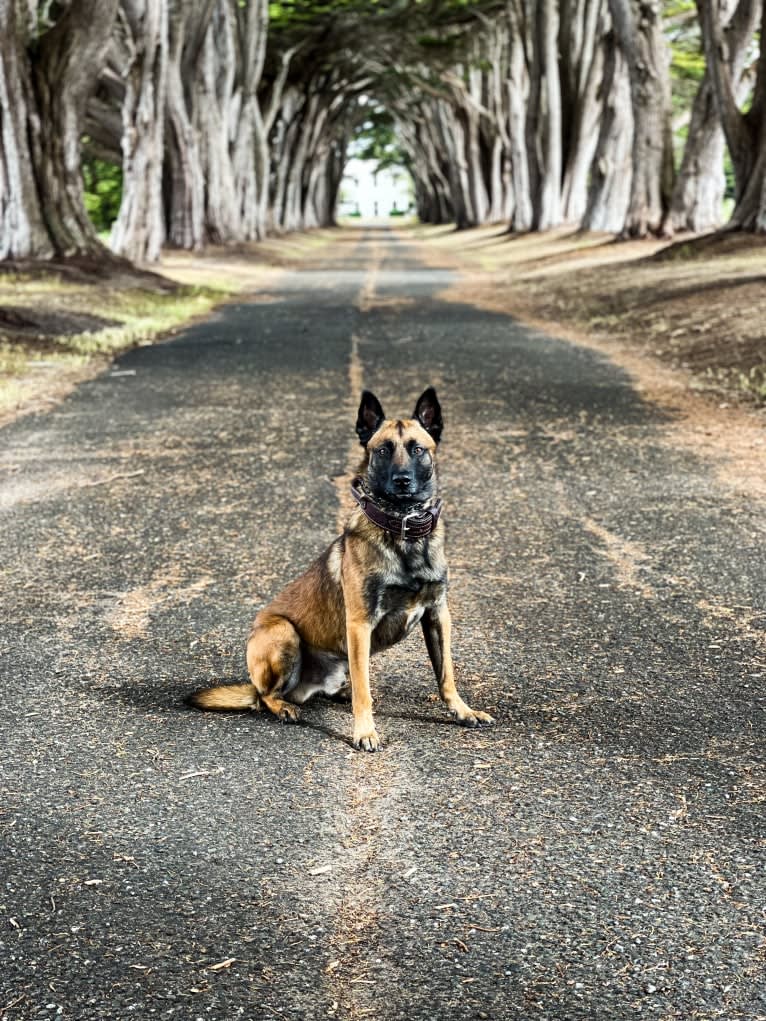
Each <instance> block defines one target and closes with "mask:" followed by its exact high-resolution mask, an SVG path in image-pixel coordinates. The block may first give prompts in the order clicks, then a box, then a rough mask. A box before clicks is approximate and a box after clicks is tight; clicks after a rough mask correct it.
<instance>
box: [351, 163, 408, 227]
mask: <svg viewBox="0 0 766 1021" xmlns="http://www.w3.org/2000/svg"><path fill="white" fill-rule="evenodd" d="M376 166H377V164H376V162H375V160H358V159H350V160H349V161H348V163H347V164H346V173H345V174H344V176H343V182H342V184H341V186H340V198H339V200H338V216H339V217H348V216H351V217H360V218H361V219H363V220H376V219H380V220H384V219H388V217H389V216H392V215H393V216H397V215H402V214H405V213H407V212H409V211H410V210H411V209H412V207H413V201H412V181H411V179H410V175H409V174H408V173H407V171H406V170H403V169H402V168H401V167H389V168H387V169H386V170H381V171H379V172H378V173H375V167H376Z"/></svg>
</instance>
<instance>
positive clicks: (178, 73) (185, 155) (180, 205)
mask: <svg viewBox="0 0 766 1021" xmlns="http://www.w3.org/2000/svg"><path fill="white" fill-rule="evenodd" d="M192 3H193V0H173V2H172V4H171V8H170V17H169V26H168V36H169V43H168V70H167V91H166V98H167V110H166V130H165V149H166V163H165V171H164V177H165V180H164V191H165V196H166V210H167V213H166V218H167V239H168V242H169V243H170V244H171V245H175V246H176V247H177V248H187V249H199V248H201V247H202V243H203V223H204V201H205V182H204V178H203V174H202V160H201V157H200V151H199V145H198V142H197V135H196V132H195V130H194V128H193V126H192V122H191V118H190V117H189V112H188V110H187V107H186V97H185V95H184V72H183V58H184V44H185V42H186V41H187V35H188V36H189V38H190V39H191V38H193V26H192V24H191V13H192V10H191V6H192Z"/></svg>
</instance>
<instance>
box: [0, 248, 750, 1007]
mask: <svg viewBox="0 0 766 1021" xmlns="http://www.w3.org/2000/svg"><path fill="white" fill-rule="evenodd" d="M451 279H452V278H451V276H450V274H449V273H448V272H447V271H446V270H439V269H433V268H427V267H426V264H425V262H424V261H423V260H422V258H421V256H420V254H419V252H418V250H417V249H416V248H414V247H412V246H408V245H407V244H405V243H404V242H402V241H400V240H397V238H396V237H394V236H389V235H387V234H385V233H381V232H374V231H370V232H366V233H363V234H362V233H357V234H354V233H353V232H350V233H349V234H348V236H347V237H346V238H345V240H342V241H339V242H338V243H337V244H335V245H334V246H333V247H332V249H329V250H325V251H324V252H323V253H322V258H321V263H320V262H317V264H316V265H314V266H306V267H304V268H303V269H302V270H301V271H300V272H291V273H286V274H285V276H284V277H283V278H282V282H281V284H280V285H279V286H278V287H277V288H275V289H274V292H273V293H272V294H271V295H270V300H268V301H261V302H258V303H255V304H244V303H243V304H239V305H232V306H230V307H228V308H227V309H225V310H224V311H222V312H220V313H219V314H218V315H217V316H215V317H214V318H213V319H212V320H211V321H210V322H208V323H201V324H199V325H196V326H194V327H193V328H191V329H189V330H188V331H187V332H185V333H184V334H183V335H181V336H180V337H178V339H176V340H174V341H173V342H171V343H167V344H162V345H158V346H156V347H149V348H144V349H142V350H138V351H135V352H132V353H130V354H128V355H126V356H125V357H124V358H122V359H121V360H120V361H119V362H118V363H117V364H116V365H115V366H114V368H113V370H112V371H110V372H108V373H106V374H105V375H103V376H101V377H99V378H98V379H95V380H93V381H91V382H89V383H86V384H84V385H83V386H81V387H80V388H79V389H78V390H77V392H76V393H74V394H73V395H72V396H71V397H70V398H69V399H68V400H66V401H65V402H64V403H63V404H61V405H60V406H59V407H57V408H56V409H54V410H52V411H51V412H50V413H48V414H46V415H41V416H38V417H35V418H27V419H25V420H23V421H21V422H19V423H17V424H15V425H13V426H11V427H9V428H6V429H5V430H3V431H2V432H0V438H1V441H2V442H1V445H0V447H1V452H0V466H1V468H2V480H3V482H2V490H1V491H0V493H1V494H2V495H1V499H0V503H1V505H2V509H1V510H0V520H1V521H2V527H1V528H0V551H1V553H0V556H1V558H2V580H3V602H4V606H3V607H2V610H1V613H2V618H1V619H2V626H1V627H0V654H1V655H2V660H1V662H0V665H1V668H2V690H3V693H4V698H3V704H2V709H1V710H0V712H1V713H2V726H3V733H2V742H3V746H2V776H1V777H0V793H1V797H2V800H1V802H0V833H1V834H2V836H1V840H2V859H1V861H2V865H1V866H0V884H1V886H0V946H1V950H0V955H1V958H2V962H1V963H2V966H1V967H0V1018H3V1019H5V1018H8V1019H10V1021H12V1019H16V1018H25V1019H26V1018H35V1019H36V1018H68V1019H70V1018H71V1019H76V1021H85V1019H111V1018H116V1019H128V1018H151V1017H162V1018H180V1019H190V1021H194V1019H196V1018H203V1019H208V1018H210V1019H216V1021H230V1019H233V1018H238V1017H242V1018H245V1019H258V1021H260V1019H267V1018H273V1017H282V1018H294V1019H313V1018H338V1019H361V1018H373V1019H377V1018H380V1019H405V1018H406V1019H426V1018H428V1019H432V1018H438V1019H441V1018H445V1019H446V1018H449V1019H451V1021H454V1019H463V1018H465V1019H469V1018H470V1019H474V1018H493V1019H495V1018H497V1019H502V1018H514V1019H515V1018H519V1019H522V1018H523V1019H526V1018H542V1019H583V1021H584V1019H588V1021H622V1019H625V1018H628V1017H633V1016H635V1015H641V1016H644V1017H650V1018H661V1019H671V1018H678V1019H683V1021H689V1019H696V1021H703V1019H704V1021H707V1019H713V1018H721V1019H725V1021H735V1019H745V1018H747V1019H756V1018H764V1017H766V981H765V980H764V946H765V944H764V929H763V923H764V904H765V903H766V898H765V897H764V889H765V887H766V883H765V882H764V872H763V865H764V856H763V851H764V838H766V832H765V827H764V782H763V765H764V745H763V729H764V675H766V642H765V641H764V638H765V636H766V631H765V630H764V629H765V628H766V614H765V612H764V610H765V607H764V591H765V590H766V573H765V567H764V556H763V549H764V531H765V530H764V515H763V508H762V507H760V506H753V505H750V506H748V505H746V504H745V503H743V502H742V501H741V500H740V499H739V498H736V497H734V496H732V495H731V494H729V493H728V492H727V491H725V490H724V489H723V488H720V487H719V485H718V484H717V483H716V482H715V479H714V475H713V473H712V471H711V468H710V466H709V465H707V464H705V463H704V462H703V461H701V460H698V459H695V457H693V456H692V455H690V454H689V453H685V452H680V451H679V450H678V449H676V448H675V447H674V445H673V424H672V421H670V420H668V419H667V418H665V417H663V415H662V414H661V413H660V412H659V411H658V410H656V409H655V408H653V407H651V406H647V405H646V404H644V403H642V401H641V399H640V398H639V396H637V394H636V392H635V391H634V390H633V389H632V388H631V385H630V382H629V380H628V379H627V378H626V377H625V376H624V375H623V374H622V373H621V371H620V370H619V369H617V368H615V367H614V366H613V365H611V364H610V363H608V362H607V361H605V360H603V359H602V358H600V357H598V356H596V355H594V354H593V353H591V352H588V351H585V350H582V349H579V348H577V347H574V346H570V345H567V344H565V343H561V342H557V341H554V340H551V339H548V338H546V337H544V336H542V335H540V334H539V333H535V332H533V331H530V330H528V329H524V328H523V327H521V326H519V325H518V324H516V323H514V322H513V321H511V320H509V319H508V318H505V317H502V316H499V315H496V314H492V313H488V312H483V311H480V310H478V309H474V308H472V307H469V306H467V305H461V304H456V303H454V302H449V301H447V300H445V297H444V293H443V292H444V291H445V290H446V289H448V287H449V285H450V282H451ZM429 383H433V384H435V385H436V387H437V389H438V392H439V395H440V397H441V399H442V403H443V405H444V408H445V414H446V421H447V426H446V433H445V440H444V443H443V444H442V479H443V486H444V495H445V500H446V505H447V512H446V513H447V518H448V525H449V530H450V554H451V557H450V558H451V565H452V583H453V589H452V591H453V599H452V602H453V613H454V618H455V635H454V642H455V652H456V666H457V672H458V678H459V682H460V684H461V686H462V688H463V689H464V692H465V693H466V695H467V697H468V699H469V700H470V701H471V702H472V703H473V704H475V705H476V706H477V707H479V708H482V709H486V710H489V711H491V712H492V713H493V715H495V716H496V717H497V720H498V723H497V725H496V727H495V728H494V729H493V730H491V731H480V732H472V731H466V730H463V729H461V728H459V727H457V726H455V725H453V724H452V723H451V722H450V721H449V720H448V719H447V717H446V714H445V712H444V711H443V709H442V707H441V706H440V704H439V703H438V701H437V699H436V697H435V684H434V682H433V681H432V679H431V677H430V676H429V667H428V664H427V659H426V655H425V652H424V650H423V648H422V647H421V642H420V639H419V636H413V637H411V638H410V639H409V640H408V641H407V642H406V643H405V644H404V645H402V646H400V647H399V648H397V649H395V650H393V651H392V652H391V653H389V654H386V655H385V656H383V657H381V658H380V659H379V660H377V661H376V663H375V666H374V671H373V686H374V691H375V693H376V718H377V721H378V726H379V729H380V731H381V735H382V737H383V740H384V742H385V746H384V750H383V751H382V752H381V753H380V754H378V755H376V756H371V755H368V754H363V753H358V752H354V751H352V749H351V747H350V745H349V743H348V735H349V734H350V711H349V708H348V707H347V706H343V705H337V704H334V703H328V702H318V703H317V704H315V705H313V706H310V707H308V708H307V709H306V711H305V713H304V723H303V724H302V725H300V726H296V727H290V726H288V725H285V724H280V723H277V722H276V721H274V720H272V719H271V718H268V717H266V716H265V715H259V714H233V715H218V716H216V715H212V714H207V715H206V714H201V713H197V712H194V711H190V710H187V709H185V708H184V705H183V699H184V696H185V695H186V694H187V693H188V692H189V691H191V690H193V689H194V688H195V687H198V686H201V685H204V684H206V683H209V682H210V680H211V679H219V680H221V679H223V680H226V679H230V680H234V679H241V678H242V677H243V672H244V655H243V650H244V640H245V637H246V633H247V628H248V625H249V621H250V618H251V617H252V615H253V614H254V612H255V610H256V609H257V608H258V607H259V606H260V605H262V604H263V603H264V602H265V601H266V600H267V599H268V598H269V596H270V595H271V594H273V593H274V592H275V591H276V590H278V588H279V587H280V586H281V585H282V584H283V583H284V582H285V581H286V580H288V579H290V578H291V577H292V576H293V575H294V574H295V573H296V572H297V571H299V570H300V569H301V568H302V567H303V566H304V565H305V564H307V563H308V561H309V560H310V559H311V558H312V557H313V556H314V555H315V553H316V552H317V551H318V550H320V549H321V548H322V547H323V546H324V545H325V544H326V543H327V542H328V541H329V540H330V539H331V538H332V536H333V535H334V534H336V527H337V520H338V516H339V514H340V513H342V494H343V492H344V487H345V482H344V479H345V477H346V474H347V472H348V471H349V469H350V468H351V466H352V465H353V458H354V457H355V456H356V455H355V448H354V442H353V441H354V439H355V437H354V434H353V424H354V414H355V408H356V404H357V401H358V391H359V388H360V387H361V385H365V386H368V387H370V388H372V389H373V390H375V392H376V393H377V394H378V396H379V397H380V398H381V400H382V401H383V404H384V407H385V408H386V409H387V410H388V411H389V412H390V413H392V414H397V415H399V414H402V413H407V412H409V411H410V410H411V405H412V404H413V402H414V399H415V397H416V396H417V395H418V394H419V393H420V392H421V390H422V389H423V388H424V386H425V385H427V384H429Z"/></svg>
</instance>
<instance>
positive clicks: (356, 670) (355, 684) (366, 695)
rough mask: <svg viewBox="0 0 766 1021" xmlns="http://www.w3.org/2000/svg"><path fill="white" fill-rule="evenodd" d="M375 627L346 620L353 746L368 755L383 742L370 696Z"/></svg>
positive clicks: (348, 618)
mask: <svg viewBox="0 0 766 1021" xmlns="http://www.w3.org/2000/svg"><path fill="white" fill-rule="evenodd" d="M371 636H372V628H371V627H370V623H369V621H368V620H354V619H353V618H351V617H348V616H347V618H346V638H347V641H348V671H349V674H350V675H351V709H352V712H353V714H354V746H355V747H356V748H362V749H364V751H366V752H376V751H377V750H378V748H379V747H380V739H379V737H378V733H377V731H376V730H375V724H374V723H373V720H372V696H371V695H370V639H371Z"/></svg>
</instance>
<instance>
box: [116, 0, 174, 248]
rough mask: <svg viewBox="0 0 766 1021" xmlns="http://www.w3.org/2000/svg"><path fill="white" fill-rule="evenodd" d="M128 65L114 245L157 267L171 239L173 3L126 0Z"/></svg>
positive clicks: (124, 19)
mask: <svg viewBox="0 0 766 1021" xmlns="http://www.w3.org/2000/svg"><path fill="white" fill-rule="evenodd" d="M121 5H122V10H121V14H122V17H121V19H120V22H121V29H122V31H123V33H124V36H125V43H126V49H127V54H128V64H127V66H126V68H125V72H124V79H125V96H124V99H123V103H122V122H123V132H122V180H123V185H122V201H121V203H120V212H119V215H118V217H117V220H116V221H115V223H114V226H113V227H112V235H111V239H110V244H111V247H112V249H113V250H114V251H115V252H117V253H118V254H119V255H123V256H125V257H126V258H128V259H130V260H131V261H132V262H139V263H141V262H156V261H157V260H158V259H159V257H160V250H161V247H162V243H163V241H164V239H165V230H164V215H163V208H162V161H163V127H164V118H165V87H166V80H167V44H168V5H167V0H121Z"/></svg>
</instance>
